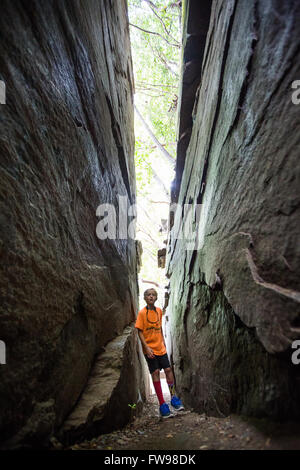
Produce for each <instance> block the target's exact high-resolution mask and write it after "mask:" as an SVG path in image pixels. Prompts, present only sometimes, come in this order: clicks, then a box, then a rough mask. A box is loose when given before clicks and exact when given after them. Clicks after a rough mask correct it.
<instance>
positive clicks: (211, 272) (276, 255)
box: [168, 0, 300, 418]
mask: <svg viewBox="0 0 300 470" xmlns="http://www.w3.org/2000/svg"><path fill="white" fill-rule="evenodd" d="M191 3H193V2H190V4H191ZM187 14H189V12H187ZM299 19H300V8H299V2H297V1H289V2H278V1H272V0H267V1H254V0H253V1H250V2H249V1H247V2H246V1H243V0H242V1H234V0H230V1H228V2H221V1H214V2H213V3H212V8H211V19H210V25H209V29H208V32H207V41H206V48H205V53H204V58H203V62H202V72H201V77H200V87H199V90H198V93H197V98H196V101H195V105H194V111H193V116H192V117H193V130H192V135H191V140H190V144H189V147H188V150H187V154H186V159H185V164H184V170H183V174H182V179H181V185H180V193H179V196H178V203H179V204H184V203H189V204H196V203H198V204H202V208H201V216H200V222H199V225H198V227H197V240H196V245H195V246H194V248H195V249H194V250H193V249H190V250H187V243H186V242H185V241H184V240H176V239H175V233H176V231H177V228H178V224H179V222H180V218H181V211H177V213H176V214H175V218H174V226H173V230H172V232H171V237H170V243H169V249H168V275H169V276H170V289H171V295H170V303H169V310H168V311H169V312H171V313H170V314H172V321H171V323H172V324H171V330H172V343H171V344H170V348H171V351H172V357H173V361H174V362H175V373H176V379H177V385H178V388H179V389H180V391H181V393H182V394H183V397H184V399H185V401H186V402H187V403H190V404H191V405H192V406H195V407H196V409H198V410H208V411H210V412H211V413H228V412H232V411H236V412H240V413H244V414H252V415H259V416H261V415H267V416H272V417H294V418H295V417H299V416H300V406H299V399H298V398H297V397H299V392H300V388H299V379H300V371H299V366H296V365H293V364H292V361H291V356H292V352H293V349H292V348H291V343H292V341H293V340H294V339H296V338H299V333H300V329H299V315H300V309H299V291H300V285H299V261H300V252H299V244H298V243H297V240H298V239H299V208H300V205H299V202H300V200H299V136H298V131H297V129H298V128H299V119H300V118H299V109H298V108H297V106H296V105H294V104H293V103H292V100H291V95H292V91H293V90H292V88H291V85H292V82H293V81H294V80H296V79H298V78H299V77H300V66H299V64H300V62H299V51H300V48H299V46H300V41H299V34H298V26H297V25H298V24H299ZM175 200H177V199H175ZM185 227H186V230H189V232H190V233H192V231H193V230H195V225H194V224H193V223H191V222H190V221H189V220H188V219H186V220H185ZM297 367H298V368H297ZM190 391H192V393H190Z"/></svg>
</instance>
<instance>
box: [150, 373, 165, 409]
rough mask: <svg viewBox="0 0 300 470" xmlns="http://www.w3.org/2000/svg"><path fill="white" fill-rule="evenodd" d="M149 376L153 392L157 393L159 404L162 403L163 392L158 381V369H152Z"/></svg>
mask: <svg viewBox="0 0 300 470" xmlns="http://www.w3.org/2000/svg"><path fill="white" fill-rule="evenodd" d="M151 377H152V382H153V386H154V390H155V393H156V395H157V398H158V401H159V404H160V405H162V404H163V403H164V402H165V400H164V396H163V392H162V388H161V383H160V370H159V369H156V370H155V371H153V372H152V373H151Z"/></svg>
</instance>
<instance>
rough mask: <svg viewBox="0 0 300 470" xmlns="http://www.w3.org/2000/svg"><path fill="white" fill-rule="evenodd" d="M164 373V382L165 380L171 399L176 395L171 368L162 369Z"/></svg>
mask: <svg viewBox="0 0 300 470" xmlns="http://www.w3.org/2000/svg"><path fill="white" fill-rule="evenodd" d="M164 371H165V374H166V380H167V384H168V387H169V390H170V394H171V398H172V397H173V396H174V395H176V392H175V380H174V374H173V371H172V369H171V367H167V368H166V369H164Z"/></svg>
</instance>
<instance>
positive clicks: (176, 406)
mask: <svg viewBox="0 0 300 470" xmlns="http://www.w3.org/2000/svg"><path fill="white" fill-rule="evenodd" d="M171 405H172V406H173V408H174V409H175V410H176V411H180V410H184V406H183V404H182V402H181V400H180V399H179V398H178V397H175V396H174V397H172V400H171Z"/></svg>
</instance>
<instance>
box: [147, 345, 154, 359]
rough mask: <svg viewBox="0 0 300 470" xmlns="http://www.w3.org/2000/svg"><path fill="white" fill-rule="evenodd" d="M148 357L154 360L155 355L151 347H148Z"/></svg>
mask: <svg viewBox="0 0 300 470" xmlns="http://www.w3.org/2000/svg"><path fill="white" fill-rule="evenodd" d="M146 356H147V357H149V359H153V358H154V353H153V351H152V349H151V348H149V346H147V348H146Z"/></svg>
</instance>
